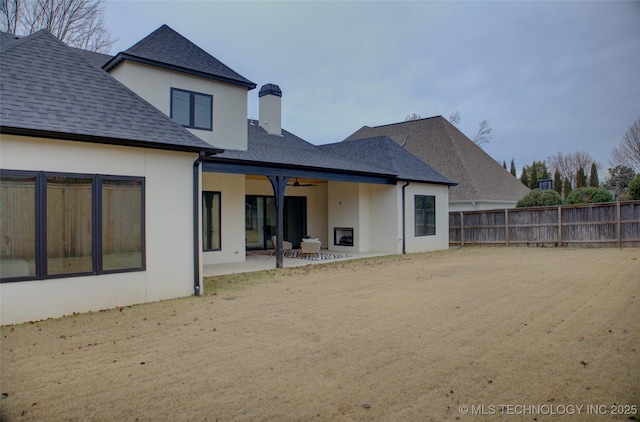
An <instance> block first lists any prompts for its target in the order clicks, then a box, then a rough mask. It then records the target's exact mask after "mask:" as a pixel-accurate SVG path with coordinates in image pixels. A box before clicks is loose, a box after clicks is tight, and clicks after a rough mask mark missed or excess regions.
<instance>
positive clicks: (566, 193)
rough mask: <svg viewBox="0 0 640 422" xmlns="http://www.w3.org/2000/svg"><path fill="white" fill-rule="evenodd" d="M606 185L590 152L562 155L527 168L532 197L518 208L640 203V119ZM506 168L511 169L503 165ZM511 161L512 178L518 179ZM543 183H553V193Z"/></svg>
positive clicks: (618, 151)
mask: <svg viewBox="0 0 640 422" xmlns="http://www.w3.org/2000/svg"><path fill="white" fill-rule="evenodd" d="M610 164H611V167H609V168H608V169H607V173H606V176H605V180H604V181H600V179H599V165H598V162H597V161H596V160H595V159H594V158H593V157H592V156H591V155H590V154H589V153H587V152H586V151H577V152H574V153H569V154H567V153H563V152H562V151H558V152H557V153H556V154H555V155H553V156H551V157H549V158H548V159H547V161H535V160H534V161H533V163H531V165H527V166H524V167H523V168H522V172H521V173H520V178H519V179H520V181H521V182H522V183H523V184H524V185H525V186H527V187H529V188H530V189H532V191H531V193H530V194H528V195H527V196H526V197H525V198H523V199H522V200H521V201H520V202H519V205H518V206H542V205H559V204H562V203H563V202H564V203H569V204H576V203H593V202H608V201H611V200H614V199H616V200H626V199H640V118H639V119H638V120H637V121H636V122H634V123H633V124H632V125H631V126H630V127H629V129H628V130H627V132H626V133H625V135H624V137H623V139H622V141H621V142H620V144H619V145H618V146H617V147H615V148H614V150H613V152H612V153H611V158H610ZM502 165H503V167H504V168H505V170H506V168H507V164H506V162H504V161H503V163H502ZM515 169H516V168H515V163H514V161H513V160H511V168H510V172H511V174H512V175H513V176H514V177H516V170H515ZM540 180H552V181H553V189H552V191H544V192H542V191H540V190H539V189H538V182H539V181H540Z"/></svg>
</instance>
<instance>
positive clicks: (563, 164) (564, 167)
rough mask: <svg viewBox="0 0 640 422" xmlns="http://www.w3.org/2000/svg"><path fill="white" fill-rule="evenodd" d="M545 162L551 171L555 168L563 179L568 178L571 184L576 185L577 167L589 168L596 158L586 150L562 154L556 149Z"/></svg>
mask: <svg viewBox="0 0 640 422" xmlns="http://www.w3.org/2000/svg"><path fill="white" fill-rule="evenodd" d="M547 162H548V164H549V169H550V170H551V171H552V172H555V171H556V170H557V171H558V172H560V175H561V176H562V179H563V180H569V182H570V183H571V184H572V185H573V186H576V174H578V169H579V168H581V167H582V169H585V168H589V167H590V166H591V164H593V163H594V162H596V160H594V159H593V157H592V156H591V154H589V153H588V152H586V151H576V152H574V153H572V154H564V153H563V152H562V151H558V152H557V153H556V154H555V155H553V156H551V157H549V158H548V159H547ZM596 165H597V162H596Z"/></svg>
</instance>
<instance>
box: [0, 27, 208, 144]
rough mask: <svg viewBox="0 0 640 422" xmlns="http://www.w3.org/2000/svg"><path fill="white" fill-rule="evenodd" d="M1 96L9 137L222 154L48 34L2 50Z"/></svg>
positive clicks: (0, 119) (1, 120)
mask: <svg viewBox="0 0 640 422" xmlns="http://www.w3.org/2000/svg"><path fill="white" fill-rule="evenodd" d="M0 98H2V103H1V107H0V130H1V131H2V133H5V134H14V135H24V136H37V137H43V138H54V139H66V140H78V141H89V142H100V143H109V144H117V145H128V146H138V147H145V148H160V149H168V150H179V151H205V152H208V153H216V152H220V150H219V149H217V148H215V147H213V146H211V145H209V144H208V143H206V142H204V141H202V140H201V139H200V138H198V137H196V136H195V135H193V134H191V133H190V132H189V131H187V130H186V129H184V128H183V127H182V126H180V125H179V124H178V123H176V122H174V121H173V120H171V119H170V118H169V117H167V116H166V115H164V114H163V113H162V112H161V111H159V110H158V109H156V108H155V107H153V106H152V105H150V104H149V103H147V102H146V101H144V100H143V99H142V98H140V97H138V96H137V95H136V94H135V93H133V91H131V90H129V89H128V88H126V87H125V86H124V85H122V84H121V83H120V82H118V81H117V80H115V79H114V78H113V77H111V76H110V75H108V74H107V73H106V72H104V71H103V70H102V69H100V68H98V67H95V66H93V65H91V64H89V62H87V61H85V60H83V59H82V58H81V57H80V56H79V55H78V54H77V52H76V50H75V49H72V48H70V47H68V46H66V45H65V44H63V43H62V42H61V41H59V40H58V39H57V38H55V37H54V36H53V35H51V34H50V33H49V32H46V31H44V30H42V31H38V32H36V33H34V34H32V35H29V36H26V37H23V38H20V39H19V40H16V41H13V42H9V43H3V44H2V46H1V47H0ZM133 111H135V113H133Z"/></svg>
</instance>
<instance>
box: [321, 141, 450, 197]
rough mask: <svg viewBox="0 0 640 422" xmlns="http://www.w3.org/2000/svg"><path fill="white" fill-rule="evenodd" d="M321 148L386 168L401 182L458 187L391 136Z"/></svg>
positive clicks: (353, 159)
mask: <svg viewBox="0 0 640 422" xmlns="http://www.w3.org/2000/svg"><path fill="white" fill-rule="evenodd" d="M319 148H320V149H321V150H322V151H327V152H331V153H332V154H335V155H339V156H340V157H344V158H348V159H350V160H352V161H357V162H361V163H366V164H369V165H371V166H372V167H375V168H378V169H384V170H386V171H389V172H391V173H394V174H395V175H396V176H397V178H398V179H402V180H410V181H416V182H427V183H438V184H446V185H455V183H454V182H452V181H451V180H449V179H447V178H446V177H444V176H442V175H441V174H439V173H438V172H437V171H435V170H434V169H432V168H431V167H429V166H428V165H426V164H425V163H423V162H422V161H421V160H420V159H419V158H417V157H416V156H414V155H413V154H411V153H410V152H409V151H407V150H406V149H404V148H402V147H401V146H400V145H398V144H397V143H395V142H394V141H393V140H391V139H390V138H388V137H387V136H377V137H373V138H366V139H359V140H355V141H351V142H338V143H335V144H328V145H320V146H319Z"/></svg>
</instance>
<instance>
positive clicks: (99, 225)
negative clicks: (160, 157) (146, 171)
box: [0, 170, 145, 282]
mask: <svg viewBox="0 0 640 422" xmlns="http://www.w3.org/2000/svg"><path fill="white" fill-rule="evenodd" d="M0 224H1V229H2V237H1V238H0V265H1V266H2V271H1V273H0V278H1V281H3V282H4V281H20V280H30V279H45V278H55V277H68V276H74V275H90V274H104V273H113V272H124V271H142V270H144V269H145V258H144V256H145V253H144V178H141V177H124V176H104V175H86V174H68V173H49V172H29V171H25V172H21V171H11V170H2V171H1V172H0Z"/></svg>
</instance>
